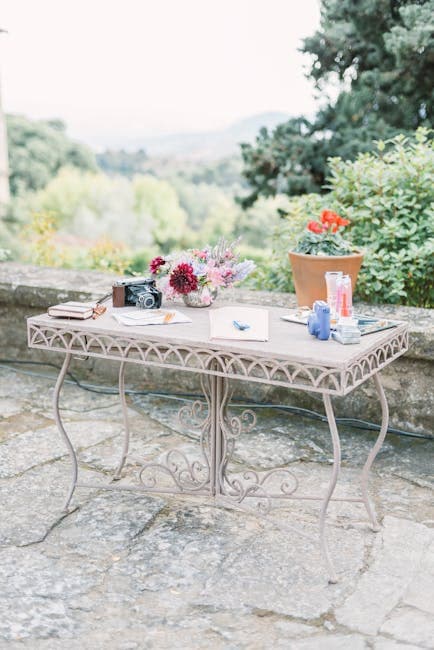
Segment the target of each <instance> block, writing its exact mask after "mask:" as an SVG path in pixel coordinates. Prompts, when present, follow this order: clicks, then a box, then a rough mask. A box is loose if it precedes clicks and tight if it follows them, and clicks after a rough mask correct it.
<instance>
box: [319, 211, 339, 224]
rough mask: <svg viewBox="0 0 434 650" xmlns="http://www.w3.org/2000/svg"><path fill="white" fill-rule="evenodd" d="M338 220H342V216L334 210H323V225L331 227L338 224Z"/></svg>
mask: <svg viewBox="0 0 434 650" xmlns="http://www.w3.org/2000/svg"><path fill="white" fill-rule="evenodd" d="M338 219H340V216H339V215H338V214H336V212H333V210H323V211H322V212H321V223H324V224H328V225H331V224H335V223H337V222H338Z"/></svg>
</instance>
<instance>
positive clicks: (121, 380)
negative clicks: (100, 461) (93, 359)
mask: <svg viewBox="0 0 434 650" xmlns="http://www.w3.org/2000/svg"><path fill="white" fill-rule="evenodd" d="M125 366H126V362H125V361H122V363H121V365H120V368H119V397H120V400H121V407H122V417H123V421H124V442H123V445H122V455H121V459H120V461H119V465H118V467H117V469H116V472H115V475H114V477H113V478H114V479H115V480H116V481H117V480H119V479H120V478H121V472H122V469H123V467H124V465H125V461H126V458H127V455H128V449H129V446H130V425H129V421H128V406H127V400H126V398H125Z"/></svg>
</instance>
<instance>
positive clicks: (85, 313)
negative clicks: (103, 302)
mask: <svg viewBox="0 0 434 650" xmlns="http://www.w3.org/2000/svg"><path fill="white" fill-rule="evenodd" d="M93 310H94V305H93V304H90V303H85V302H74V301H70V302H63V303H61V304H60V305H53V306H52V307H49V308H48V315H49V316H52V317H53V318H78V319H80V320H85V319H86V318H91V316H92V315H93Z"/></svg>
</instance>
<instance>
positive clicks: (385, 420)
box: [361, 374, 389, 533]
mask: <svg viewBox="0 0 434 650" xmlns="http://www.w3.org/2000/svg"><path fill="white" fill-rule="evenodd" d="M374 382H375V387H376V389H377V394H378V396H379V398H380V404H381V429H380V433H379V435H378V438H377V441H376V443H375V445H374V446H373V447H372V449H371V452H370V454H369V456H368V458H367V460H366V463H365V465H364V467H363V471H362V477H361V488H362V497H363V503H364V504H365V508H366V510H367V512H368V515H369V519H370V520H371V528H372V530H373V532H374V533H378V532H379V530H380V525H379V523H378V521H377V517H376V514H375V510H374V507H373V505H372V504H371V502H370V500H369V495H368V481H369V471H370V469H371V466H372V463H373V462H374V460H375V458H376V456H377V454H378V452H379V451H380V449H381V446H382V444H383V442H384V438H385V437H386V433H387V428H388V426H389V407H388V405H387V399H386V395H385V393H384V389H383V386H382V385H381V381H380V377H379V375H378V374H376V375H374Z"/></svg>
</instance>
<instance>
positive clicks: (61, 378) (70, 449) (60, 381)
mask: <svg viewBox="0 0 434 650" xmlns="http://www.w3.org/2000/svg"><path fill="white" fill-rule="evenodd" d="M71 356H72V355H71V354H66V355H65V360H64V362H63V364H62V368H61V370H60V373H59V376H58V378H57V381H56V386H55V388H54V396H53V406H54V419H55V421H56V424H57V428H58V430H59V433H60V435H61V436H62V438H63V440H64V441H65V444H66V447H67V449H68V452H69V457H70V459H71V463H72V468H71V470H72V471H71V485H70V487H69V491H68V496H67V498H66V501H65V505H64V506H63V510H64V512H68V506H69V503H70V501H71V499H72V495H73V494H74V490H75V486H76V484H77V474H78V465H77V456H76V455H75V451H74V447H73V446H72V443H71V440H70V439H69V436H68V434H67V433H66V431H65V427H64V426H63V423H62V419H61V417H60V413H59V396H60V391H61V389H62V386H63V382H64V379H65V375H66V373H67V372H68V368H69V364H70V363H71Z"/></svg>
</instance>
